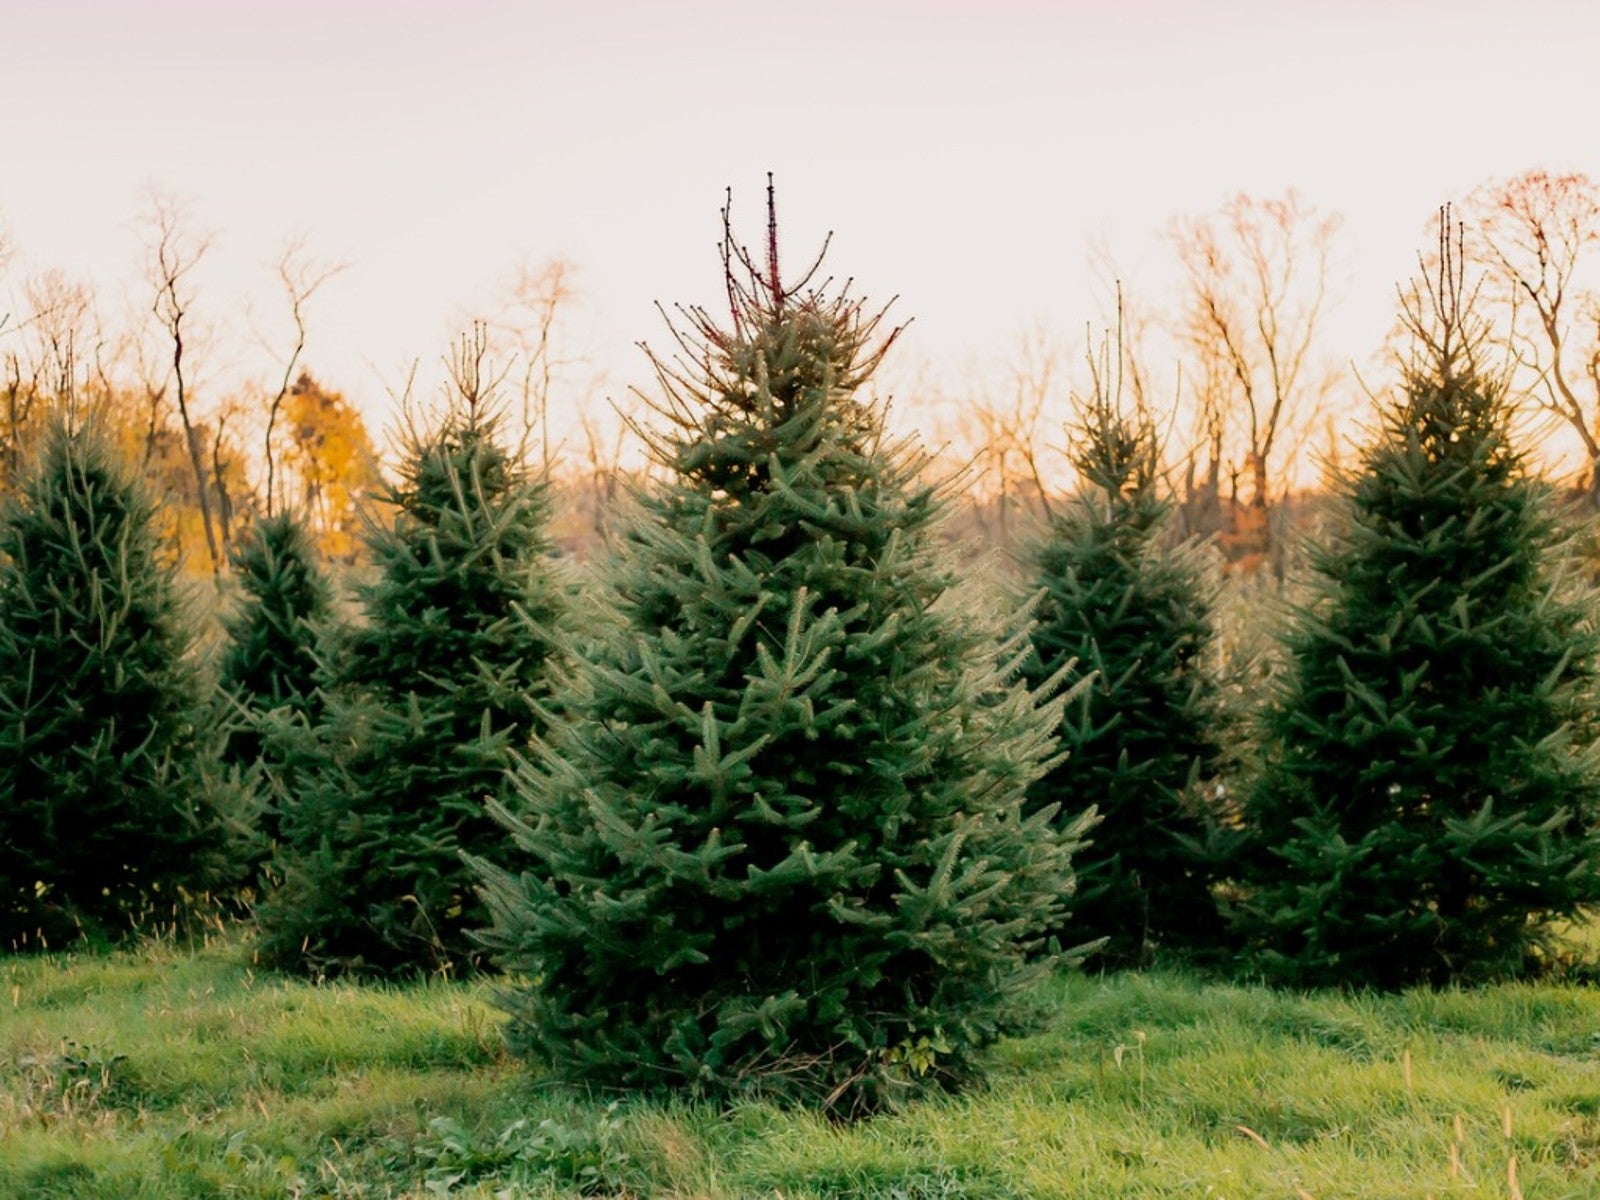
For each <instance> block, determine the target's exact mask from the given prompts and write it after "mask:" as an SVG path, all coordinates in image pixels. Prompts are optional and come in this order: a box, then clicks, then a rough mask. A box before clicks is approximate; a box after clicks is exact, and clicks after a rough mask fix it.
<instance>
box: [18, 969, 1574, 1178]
mask: <svg viewBox="0 0 1600 1200" xmlns="http://www.w3.org/2000/svg"><path fill="white" fill-rule="evenodd" d="M491 993H492V985H486V984H472V985H462V984H455V983H444V982H440V983H433V984H428V985H418V986H414V987H409V988H392V987H371V986H356V985H351V984H325V985H320V986H319V985H314V984H310V983H305V982H300V981H295V980H286V979H283V978H281V977H278V976H273V975H268V974H261V973H259V972H256V971H253V970H252V969H251V968H250V966H249V965H248V949H247V948H246V947H245V945H244V943H243V942H242V941H240V940H237V939H233V940H227V939H225V940H221V941H216V942H213V943H212V944H210V945H208V946H206V947H204V948H201V949H198V950H192V951H191V950H185V949H180V948H177V947H174V946H173V945H171V944H170V943H156V944H152V945H147V946H144V947H142V948H140V949H138V950H134V951H128V952H123V953H119V954H116V955H109V956H93V955H81V956H79V955H56V956H52V957H48V958H7V959H0V1197H5V1198H11V1197H16V1198H18V1200H21V1198H24V1197H26V1198H27V1200H36V1198H45V1197H105V1198H107V1200H112V1198H115V1200H132V1198H137V1197H151V1198H156V1197H161V1198H163V1200H165V1198H174V1200H179V1198H188V1197H313V1196H316V1197H386V1196H414V1197H434V1196H459V1197H476V1198H479V1200H489V1198H491V1197H501V1196H503V1197H508V1198H515V1197H524V1196H526V1197H541V1196H549V1197H555V1196H572V1195H578V1194H583V1193H588V1194H598V1195H612V1196H638V1197H645V1196H657V1197H707V1198H715V1200H722V1198H731V1197H747V1196H748V1197H774V1198H776V1197H782V1198H783V1200H822V1198H831V1197H841V1198H842V1197H864V1198H877V1200H890V1198H896V1200H934V1198H946V1200H954V1198H969V1200H999V1198H1005V1197H1086V1198H1089V1197H1092V1198H1095V1200H1106V1198H1114V1197H1168V1196H1170V1197H1216V1198H1219V1200H1220V1198H1224V1197H1225V1198H1228V1200H1245V1198H1249V1197H1273V1198H1295V1197H1300V1198H1302V1200H1303V1198H1304V1197H1307V1196H1309V1197H1313V1198H1315V1200H1329V1198H1331V1197H1355V1196H1359V1197H1363V1198H1368V1200H1370V1198H1377V1197H1397V1198H1398V1197H1417V1198H1419V1200H1420V1198H1421V1197H1425V1196H1433V1197H1437V1198H1439V1200H1443V1198H1445V1197H1453V1196H1461V1197H1468V1196H1470V1197H1516V1196H1521V1195H1525V1196H1527V1197H1528V1200H1535V1198H1539V1200H1555V1198H1557V1197H1593V1196H1597V1195H1600V992H1597V991H1595V990H1594V989H1593V988H1591V987H1588V986H1583V985H1578V984H1541V985H1506V986H1502V987H1496V988H1490V989H1486V990H1482V991H1477V992H1438V993H1430V992H1415V993H1409V994H1406V995H1401V996H1390V997H1380V996H1370V995H1354V996H1340V995H1333V994H1315V995H1310V996H1301V995H1294V994H1287V993H1276V992H1271V991H1268V990H1265V989H1261V988H1251V987H1230V986H1222V985H1217V984H1212V983H1205V982H1202V981H1200V980H1199V979H1197V978H1195V977H1192V976H1190V975H1186V974H1183V973H1178V972H1154V973H1149V974H1143V975H1129V976H1123V977H1118V978H1106V979H1101V978H1097V977H1092V976H1090V977H1084V976H1073V977H1064V978H1060V979H1057V980H1054V981H1052V982H1051V983H1050V984H1049V985H1048V986H1046V987H1044V988H1043V989H1041V990H1040V992H1039V994H1038V996H1037V998H1036V999H1037V1003H1038V1005H1039V1007H1040V1010H1041V1012H1042V1013H1043V1014H1044V1017H1045V1024H1044V1026H1043V1028H1042V1031H1041V1032H1039V1033H1038V1034H1036V1035H1034V1036H1032V1037H1028V1038H1021V1039H1016V1040H1013V1041H1010V1042H1007V1043H1006V1044H1004V1045H1002V1046H1000V1047H999V1048H998V1049H997V1050H996V1051H995V1052H994V1054H993V1061H992V1069H991V1072H990V1078H989V1082H988V1084H987V1086H986V1087H984V1088H983V1089H981V1090H978V1091H975V1092H972V1093H970V1094H968V1095H965V1096H961V1097H953V1098H949V1099H946V1100H941V1101H937V1102H929V1103H923V1104H919V1105H916V1106H914V1107H912V1108H910V1109H908V1110H907V1111H905V1112H902V1113H899V1114H897V1115H893V1116H887V1117H881V1118H878V1119H875V1120H872V1121H867V1122H863V1123H860V1124H857V1125H854V1126H846V1127H840V1126H835V1125H831V1124H829V1123H828V1122H826V1121H824V1120H821V1119H818V1118H816V1117H814V1116H810V1115H807V1114H803V1113H792V1112H783V1111H780V1110H777V1109H774V1108H770V1107H765V1106H749V1107H743V1108H738V1109H735V1110H734V1111H732V1112H727V1113H723V1112H718V1111H715V1110H711V1109H707V1108H702V1107H695V1106H688V1105H681V1104H665V1103H659V1102H643V1101H638V1100H626V1099H625V1100H622V1101H620V1102H615V1101H612V1102H608V1101H607V1100H605V1099H588V1098H575V1097H572V1096H570V1095H566V1094H563V1093H560V1092H557V1091H555V1090H553V1089H550V1088H548V1087H545V1086H542V1085H541V1083H540V1081H539V1079H538V1078H537V1075H536V1073H535V1072H531V1071H529V1070H526V1069H525V1068H523V1067H522V1066H520V1065H519V1064H517V1063H515V1062H513V1061H511V1060H509V1059H508V1058H507V1056H506V1055H505V1052H504V1050H503V1047H502V1044H501V1040H500V1033H499V1018H498V1016H497V1014H496V1012H495V1010H494V1009H493V1007H492V1004H491ZM1513 1163H1514V1164H1515V1167H1514V1179H1515V1183H1513V1174H1512V1172H1513Z"/></svg>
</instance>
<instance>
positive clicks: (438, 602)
mask: <svg viewBox="0 0 1600 1200" xmlns="http://www.w3.org/2000/svg"><path fill="white" fill-rule="evenodd" d="M404 451H405V458H404V463H403V466H402V477H401V480H400V482H399V483H398V484H396V485H395V486H394V487H393V488H391V489H390V490H389V491H388V492H387V494H386V496H385V497H384V499H385V503H386V504H387V505H388V506H390V510H391V511H392V513H393V519H392V521H386V522H383V523H374V524H373V525H372V526H371V527H370V529H369V531H368V533H367V549H368V553H369V554H370V556H371V560H372V562H373V564H374V568H375V571H376V575H375V578H374V579H373V580H372V581H371V582H370V583H368V584H366V585H364V586H363V587H361V588H360V589H359V595H360V600H361V605H362V609H363V618H364V619H363V620H362V622H361V623H360V624H359V625H358V626H357V627H355V628H354V629H353V630H351V631H349V632H348V633H347V634H346V635H345V636H344V637H343V638H342V639H339V640H337V641H335V642H334V643H333V644H332V645H331V647H330V649H329V651H328V653H329V655H330V667H329V673H328V677H327V679H326V680H325V686H324V689H323V690H324V700H323V706H322V709H321V711H320V712H318V713H317V714H315V721H314V722H313V721H308V720H306V719H304V718H301V719H298V720H295V719H292V718H289V717H288V716H287V715H286V714H285V713H284V711H283V710H280V711H279V714H277V715H276V716H275V718H274V723H275V732H274V735H273V739H272V745H271V747H270V748H271V749H272V750H273V752H274V753H275V754H277V755H279V756H280V757H279V760H278V761H279V764H280V766H279V768H278V770H277V774H278V783H277V786H276V789H275V790H276V792H277V793H278V794H277V802H278V805H279V809H280V816H279V835H280V845H279V850H278V853H277V855H276V858H275V860H274V862H273V864H272V867H271V870H272V872H273V873H274V874H275V876H276V878H277V880H278V887H277V889H276V891H275V892H274V893H273V894H272V895H271V896H270V897H269V898H268V900H267V901H266V902H265V903H264V904H263V906H262V908H261V911H260V918H261V926H262V950H263V953H264V954H265V955H266V956H267V957H268V958H269V960H271V961H273V962H276V963H279V964H284V965H291V966H298V967H301V968H304V969H310V970H315V971H324V972H333V971H339V970H365V971H371V972H380V973H384V972H387V973H407V972H413V971H419V970H428V971H432V970H456V971H461V970H470V969H472V968H473V967H475V966H476V965H477V963H478V961H479V954H478V950H477V948H476V946H475V945H474V944H473V943H471V942H470V941H469V940H468V937H467V934H466V931H467V930H468V929H471V928H474V927H477V926H480V925H482V924H484V923H485V922H486V921H487V915H486V914H485V912H484V911H483V909H482V908H481V907H480V905H479V903H478V901H477V899H476V897H475V895H474V893H473V890H472V881H471V876H470V874H469V872H468V871H467V868H466V867H465V866H464V864H463V863H462V861H461V854H462V852H464V851H465V852H470V853H473V854H477V855H494V854H496V853H497V851H498V850H499V848H500V847H501V846H502V845H503V843H504V834H503V833H502V831H501V830H500V829H499V827H498V826H496V825H495V824H494V822H492V821H491V820H490V819H489V817H488V815H487V814H486V812H485V811H484V800H485V798H486V797H489V796H493V795H496V794H499V793H500V792H501V791H502V789H503V788H504V787H505V776H506V770H507V768H508V767H509V765H510V763H511V756H512V754H513V752H514V751H515V750H517V749H519V748H520V747H521V746H522V745H524V744H525V743H526V741H527V739H528V738H529V737H530V736H531V735H532V734H533V733H535V732H536V730H537V728H538V721H537V719H536V709H535V705H536V702H537V701H538V700H539V699H540V698H541V697H542V696H543V695H544V691H545V682H544V672H545V668H546V660H547V658H548V657H549V655H550V653H551V650H552V646H553V644H554V642H553V638H554V634H553V632H552V625H553V623H554V622H555V621H556V619H557V617H558V615H559V613H560V611H561V608H562V604H563V600H562V595H561V588H560V586H559V584H558V583H557V581H556V579H555V576H554V574H553V568H552V566H551V565H550V562H549V559H548V556H547V550H548V546H547V543H546V539H545V534H544V528H545V520H546V515H547V508H548V504H547V500H546V490H545V485H544V483H543V481H541V480H538V479H536V478H534V477H533V476H532V475H531V474H530V473H529V471H528V469H527V468H526V466H525V465H524V464H523V463H522V462H520V461H519V460H518V459H517V458H516V457H515V456H514V455H513V454H512V453H511V452H510V451H509V450H508V449H507V447H506V446H505V444H504V441H503V438H502V436H501V433H500V429H499V419H498V417H497V416H496V414H495V413H494V412H493V411H492V410H491V409H490V407H489V405H488V404H487V402H486V401H483V400H481V399H478V398H477V394H476V392H474V391H470V390H464V392H463V394H462V396H460V397H457V398H456V399H454V400H453V401H452V402H451V403H450V404H449V406H448V408H447V409H446V411H445V412H444V413H443V414H442V416H441V418H440V419H439V420H438V421H437V422H436V423H435V425H434V427H433V428H431V429H427V430H422V431H418V430H415V429H413V430H412V431H411V432H410V435H409V437H408V440H407V442H406V444H405V447H404Z"/></svg>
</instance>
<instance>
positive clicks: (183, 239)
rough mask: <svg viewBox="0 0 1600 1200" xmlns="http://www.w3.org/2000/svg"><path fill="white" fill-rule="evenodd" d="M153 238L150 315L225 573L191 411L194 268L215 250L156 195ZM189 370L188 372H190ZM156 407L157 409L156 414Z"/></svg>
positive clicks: (216, 567) (210, 547) (204, 522)
mask: <svg viewBox="0 0 1600 1200" xmlns="http://www.w3.org/2000/svg"><path fill="white" fill-rule="evenodd" d="M144 223H145V230H146V234H147V242H148V244H147V250H148V253H149V259H148V272H149V273H148V279H149V282H150V283H151V285H152V286H153V289H154V293H155V295H154V298H153V299H152V301H151V305H150V311H151V313H152V314H153V315H154V316H155V318H156V320H157V322H159V324H160V326H161V329H162V332H163V333H164V334H165V336H166V338H167V340H168V345H169V346H170V356H169V359H168V361H169V363H170V365H171V374H170V378H171V380H172V388H173V398H174V400H175V402H176V404H177V409H178V420H179V421H180V422H181V423H182V425H183V436H184V442H185V445H186V447H187V449H188V452H189V462H190V464H191V466H192V467H193V470H194V481H195V496H196V500H197V503H198V504H199V508H200V523H201V527H202V528H203V529H204V531H205V538H206V551H207V552H208V553H209V555H210V556H211V570H212V573H213V574H214V575H220V574H221V572H222V553H221V550H220V548H219V546H218V544H217V534H216V529H215V527H214V524H215V523H214V519H213V516H212V512H211V496H210V488H209V487H208V486H207V483H208V480H207V471H206V467H205V462H204V458H203V454H204V451H203V448H202V446H201V441H200V431H199V429H198V428H197V425H196V422H195V420H194V417H193V414H192V412H191V411H190V406H191V401H192V396H191V395H190V383H191V379H192V374H193V372H192V365H191V364H190V363H189V362H187V361H186V359H187V356H189V355H190V353H191V351H192V349H193V345H192V337H193V334H194V315H193V310H194V302H195V294H194V281H193V275H194V269H195V267H196V266H198V265H199V263H200V261H201V259H203V258H204V257H205V255H206V252H207V251H208V250H209V249H210V246H211V240H210V238H209V237H207V236H203V235H199V234H196V233H195V232H193V230H192V228H191V219H190V216H189V214H188V212H187V211H186V210H185V208H184V206H183V205H182V204H180V203H179V202H178V201H177V200H175V199H174V198H172V197H171V196H168V195H165V194H163V193H159V192H157V193H152V195H151V196H150V198H149V202H148V211H147V212H146V214H145V218H144ZM186 368H187V369H186ZM153 411H154V405H153V404H152V412H153Z"/></svg>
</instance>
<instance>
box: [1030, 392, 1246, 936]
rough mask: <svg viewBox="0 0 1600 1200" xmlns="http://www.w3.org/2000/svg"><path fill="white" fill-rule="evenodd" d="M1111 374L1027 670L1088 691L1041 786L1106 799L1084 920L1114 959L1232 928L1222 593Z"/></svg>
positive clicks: (1048, 793)
mask: <svg viewBox="0 0 1600 1200" xmlns="http://www.w3.org/2000/svg"><path fill="white" fill-rule="evenodd" d="M1107 375H1108V372H1107V371H1105V370H1104V369H1100V370H1097V372H1096V380H1095V388H1094V391H1093V393H1092V394H1091V396H1090V397H1089V399H1088V400H1087V401H1085V402H1083V403H1082V404H1081V406H1080V411H1079V421H1078V424H1077V426H1076V428H1075V429H1073V430H1072V450H1073V464H1074V465H1075V466H1076V467H1077V469H1078V473H1079V476H1080V477H1081V479H1082V481H1083V488H1082V490H1081V491H1080V493H1079V495H1078V496H1077V497H1075V499H1074V501H1073V502H1072V504H1071V505H1070V507H1069V508H1068V509H1067V510H1066V511H1065V512H1062V513H1060V514H1056V515H1054V516H1053V517H1052V520H1051V522H1050V526H1049V529H1048V531H1047V533H1046V535H1045V537H1044V538H1043V539H1042V540H1041V541H1040V542H1039V543H1038V544H1037V545H1036V546H1035V547H1034V548H1033V567H1034V572H1033V582H1034V584H1035V585H1036V586H1037V587H1039V588H1040V589H1042V590H1043V598H1042V599H1041V601H1040V602H1039V605H1038V607H1037V609H1036V610H1035V624H1034V626H1033V631H1032V639H1033V648H1034V654H1033V656H1032V657H1031V658H1030V659H1029V662H1028V675H1029V677H1030V679H1032V680H1034V681H1035V682H1039V681H1043V680H1045V679H1048V678H1049V677H1051V676H1052V675H1054V674H1056V673H1057V672H1059V671H1061V670H1063V669H1065V670H1066V672H1067V679H1068V681H1069V682H1071V683H1073V684H1075V685H1076V687H1075V690H1074V691H1073V692H1071V693H1070V694H1069V698H1068V702H1067V707H1066V712H1065V714H1064V716H1063V719H1062V723H1061V739H1062V748H1063V749H1064V750H1065V751H1066V752H1067V757H1066V759H1065V760H1064V761H1063V762H1061V763H1059V764H1058V765H1057V766H1056V767H1054V768H1053V769H1052V770H1051V771H1050V773H1049V774H1048V775H1046V776H1045V777H1044V778H1042V779H1040V780H1039V781H1038V782H1037V783H1036V784H1034V786H1033V788H1032V789H1031V791H1030V793H1029V795H1030V802H1031V803H1032V804H1034V805H1035V806H1043V805H1057V806H1059V807H1060V808H1063V809H1064V808H1065V807H1066V806H1070V805H1074V804H1081V803H1083V802H1084V800H1092V801H1093V802H1094V803H1095V805H1096V807H1097V808H1098V809H1099V811H1100V814H1101V821H1100V824H1098V825H1097V826H1096V827H1095V829H1094V832H1093V834H1092V836H1091V840H1090V844H1089V846H1088V847H1087V848H1086V850H1085V851H1084V852H1083V853H1082V854H1080V855H1079V856H1078V858H1077V863H1076V865H1077V874H1078V891H1077V895H1076V897H1075V898H1074V900H1073V905H1072V916H1073V920H1074V923H1075V924H1077V925H1079V926H1081V927H1082V928H1085V929H1092V930H1094V931H1095V932H1096V933H1098V934H1102V935H1105V936H1106V937H1108V939H1109V941H1108V942H1107V945H1106V947H1105V949H1104V950H1103V951H1102V952H1101V955H1100V956H1099V960H1100V961H1105V962H1108V963H1110V964H1113V965H1126V964H1131V963H1137V962H1139V961H1141V960H1142V959H1143V958H1144V957H1145V956H1146V954H1147V952H1148V951H1149V949H1150V948H1151V947H1152V946H1153V945H1166V946H1173V947H1187V948H1196V947H1202V946H1214V945H1216V944H1217V942H1218V940H1219V939H1220V937H1221V934H1222V922H1221V918H1220V916H1219V915H1218V913H1217V908H1216V904H1215V903H1214V901H1213V900H1212V896H1211V883H1212V875H1213V873H1214V872H1213V867H1212V864H1211V861H1210V859H1209V858H1208V852H1207V849H1206V847H1207V846H1208V844H1210V839H1209V838H1208V827H1209V825H1210V824H1211V822H1210V821H1209V820H1208V812H1207V807H1206V805H1205V804H1204V803H1202V801H1201V797H1200V785H1201V782H1202V781H1205V782H1208V783H1209V782H1212V781H1214V780H1215V779H1216V777H1217V775H1218V771H1219V766H1220V762H1221V758H1222V750H1221V745H1220V738H1221V725H1222V720H1221V719H1222V710H1221V704H1220V691H1219V689H1218V687H1217V686H1216V683H1215V680H1214V677H1213V675H1212V674H1211V672H1210V670H1209V667H1208V657H1209V655H1210V653H1211V649H1212V629H1211V612H1210V610H1211V601H1212V594H1213V593H1212V588H1211V586H1210V585H1209V583H1208V581H1207V577H1206V573H1205V570H1204V567H1203V565H1202V563H1201V561H1200V558H1199V553H1198V550H1197V548H1196V547H1195V546H1194V545H1193V544H1192V543H1185V544H1181V545H1174V544H1173V543H1172V542H1171V540H1170V539H1169V537H1168V536H1167V535H1168V533H1169V531H1168V529H1167V518H1168V516H1169V513H1170V511H1171V504H1170V502H1169V501H1168V500H1167V499H1166V498H1165V497H1163V496H1161V495H1160V494H1159V493H1158V492H1157V490H1156V483H1157V467H1158V454H1159V449H1158V445H1157V440H1156V435H1155V430H1154V428H1153V427H1152V425H1151V424H1150V422H1149V420H1148V417H1147V416H1145V415H1144V414H1139V415H1138V416H1137V417H1130V416H1128V415H1127V414H1126V413H1124V412H1123V411H1122V410H1121V408H1120V407H1119V405H1118V403H1117V401H1116V400H1115V399H1114V398H1113V396H1112V395H1111V394H1110V393H1109V392H1108V390H1107V388H1106V387H1105V386H1104V381H1105V380H1106V378H1107Z"/></svg>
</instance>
